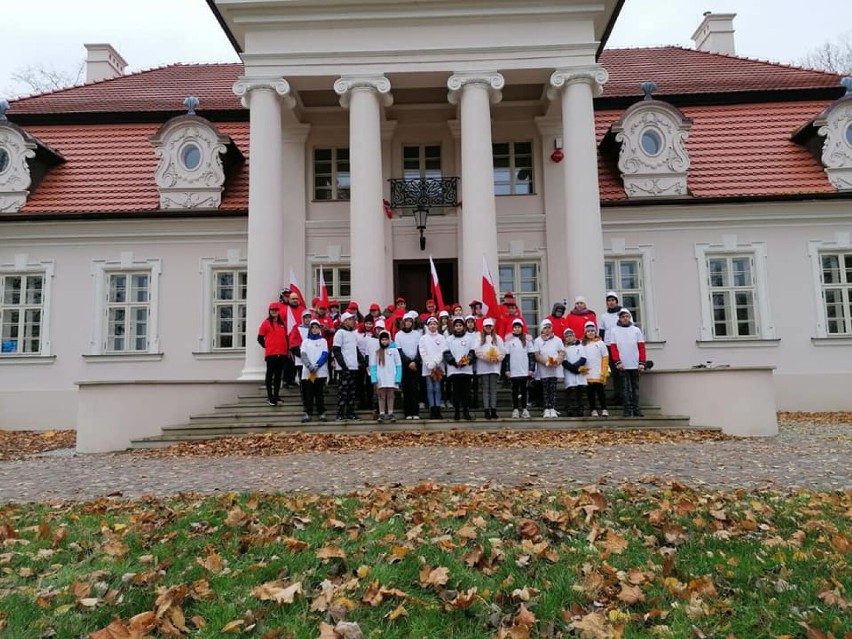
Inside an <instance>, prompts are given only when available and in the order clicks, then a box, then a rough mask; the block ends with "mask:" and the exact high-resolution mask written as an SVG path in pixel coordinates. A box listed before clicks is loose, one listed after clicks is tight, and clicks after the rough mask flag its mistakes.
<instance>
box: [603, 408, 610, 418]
mask: <svg viewBox="0 0 852 639" xmlns="http://www.w3.org/2000/svg"><path fill="white" fill-rule="evenodd" d="M601 417H609V411H608V410H607V409H606V408H604V409H603V410H602V411H601Z"/></svg>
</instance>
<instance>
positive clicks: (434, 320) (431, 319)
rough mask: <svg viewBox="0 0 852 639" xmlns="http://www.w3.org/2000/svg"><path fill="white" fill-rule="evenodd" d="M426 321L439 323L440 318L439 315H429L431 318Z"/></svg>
mask: <svg viewBox="0 0 852 639" xmlns="http://www.w3.org/2000/svg"><path fill="white" fill-rule="evenodd" d="M426 323H427V324H433V323H434V324H437V323H438V318H437V317H435V316H434V315H433V316H431V317H429V319H427V320H426Z"/></svg>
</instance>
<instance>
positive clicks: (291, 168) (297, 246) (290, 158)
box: [281, 118, 311, 321]
mask: <svg viewBox="0 0 852 639" xmlns="http://www.w3.org/2000/svg"><path fill="white" fill-rule="evenodd" d="M310 130H311V125H310V124H300V123H294V122H289V121H288V119H287V118H285V121H284V126H283V136H282V141H283V144H282V170H283V176H282V180H283V183H282V191H283V198H282V200H283V201H282V209H283V215H284V245H283V249H284V270H283V272H282V275H281V284H288V283H289V276H290V269H291V268H292V269H293V272H294V274H295V275H296V279H297V280H299V283H300V284H301V285H302V288H304V287H306V286H308V284H309V283H310V278H309V277H307V275H308V273H307V271H306V270H305V268H306V246H305V245H306V240H305V216H306V211H307V194H306V190H305V189H306V188H307V187H306V185H307V176H306V169H305V141H306V140H307V139H308V134H309V133H310ZM296 319H297V321H298V320H300V319H301V318H296Z"/></svg>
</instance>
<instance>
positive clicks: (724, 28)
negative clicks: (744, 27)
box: [692, 11, 737, 55]
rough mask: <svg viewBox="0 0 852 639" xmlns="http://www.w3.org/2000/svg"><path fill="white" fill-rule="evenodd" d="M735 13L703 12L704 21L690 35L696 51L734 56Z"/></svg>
mask: <svg viewBox="0 0 852 639" xmlns="http://www.w3.org/2000/svg"><path fill="white" fill-rule="evenodd" d="M736 17H737V14H736V13H713V12H712V11H705V12H704V20H702V21H701V24H700V25H698V28H697V29H696V30H695V33H693V34H692V41H693V42H695V48H696V49H697V50H698V51H707V52H709V53H726V54H728V55H736V54H737V52H736V48H735V46H734V18H736Z"/></svg>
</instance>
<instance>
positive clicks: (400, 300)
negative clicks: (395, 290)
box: [396, 297, 405, 304]
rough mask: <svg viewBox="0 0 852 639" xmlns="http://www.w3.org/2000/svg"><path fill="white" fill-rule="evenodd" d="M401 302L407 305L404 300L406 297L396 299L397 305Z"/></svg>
mask: <svg viewBox="0 0 852 639" xmlns="http://www.w3.org/2000/svg"><path fill="white" fill-rule="evenodd" d="M400 302H402V303H403V304H404V303H405V298H404V297H397V298H396V303H397V304H399V303H400Z"/></svg>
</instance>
